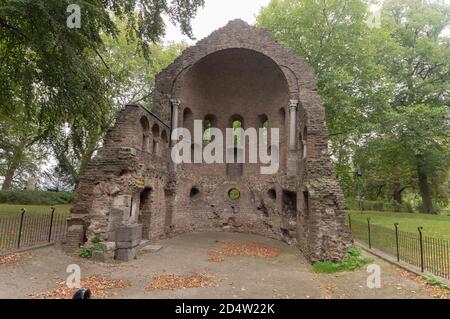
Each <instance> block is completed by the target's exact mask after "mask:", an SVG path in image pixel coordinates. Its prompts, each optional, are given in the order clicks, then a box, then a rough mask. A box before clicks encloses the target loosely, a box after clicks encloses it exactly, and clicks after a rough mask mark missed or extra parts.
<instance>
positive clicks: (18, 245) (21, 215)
mask: <svg viewBox="0 0 450 319" xmlns="http://www.w3.org/2000/svg"><path fill="white" fill-rule="evenodd" d="M24 217H25V208H21V209H20V225H19V236H18V238H17V249H19V248H20V240H21V239H22V228H23V219H24Z"/></svg>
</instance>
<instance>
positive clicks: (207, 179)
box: [69, 20, 352, 262]
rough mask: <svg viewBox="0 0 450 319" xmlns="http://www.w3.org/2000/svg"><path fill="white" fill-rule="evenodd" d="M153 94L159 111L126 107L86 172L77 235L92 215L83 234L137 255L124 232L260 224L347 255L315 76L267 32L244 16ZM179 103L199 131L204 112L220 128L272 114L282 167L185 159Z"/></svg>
mask: <svg viewBox="0 0 450 319" xmlns="http://www.w3.org/2000/svg"><path fill="white" fill-rule="evenodd" d="M174 103H176V105H175V104H174ZM154 104H155V109H154V113H150V112H148V111H146V110H144V109H143V108H142V107H139V106H127V107H126V108H125V109H124V110H123V111H122V112H121V113H120V114H119V116H118V118H117V121H116V123H115V125H114V127H113V128H112V129H111V130H110V131H109V132H108V134H107V136H106V138H105V143H104V146H103V148H102V149H101V150H100V151H99V152H98V154H97V156H96V157H95V158H94V159H93V160H92V161H91V163H90V164H89V166H88V168H87V170H86V172H85V174H84V176H83V177H82V178H81V180H80V184H79V187H78V189H77V197H76V201H75V204H74V207H73V209H72V212H71V220H70V225H72V226H74V227H72V230H73V233H72V234H71V233H70V230H69V236H71V237H70V238H75V239H76V238H80V234H79V232H80V227H78V226H79V225H82V230H83V232H84V233H83V235H84V237H85V238H84V239H85V240H87V241H88V242H89V240H90V239H92V238H94V237H95V236H100V238H101V240H102V241H103V242H106V243H111V244H110V245H109V246H108V247H113V248H112V249H115V251H116V258H119V259H129V258H132V257H133V255H134V253H135V249H136V244H137V243H135V242H134V240H135V238H134V237H133V239H130V240H129V241H125V242H124V241H123V238H122V237H123V234H132V233H133V234H134V233H135V232H136V231H140V232H142V234H141V237H139V240H140V239H148V240H155V239H157V238H162V237H166V236H172V235H176V234H180V233H186V232H199V231H215V230H220V231H235V232H251V233H256V234H261V235H264V236H267V237H271V238H275V239H279V240H283V241H285V242H287V243H289V244H291V245H296V246H297V247H298V248H299V249H300V250H301V251H302V252H303V254H304V255H305V256H306V257H307V258H308V259H309V260H310V261H311V262H314V261H316V260H325V259H328V260H341V259H342V258H344V257H345V256H346V252H345V251H346V248H347V247H348V246H349V245H350V244H351V241H352V239H351V236H350V234H349V231H348V229H347V227H346V226H345V222H344V211H343V195H342V192H341V190H340V188H339V185H338V183H337V181H336V177H335V172H334V168H333V165H332V163H331V160H330V157H329V154H328V133H327V129H326V125H325V110H324V108H323V106H322V104H321V101H320V98H319V96H318V94H317V84H316V80H315V77H314V74H313V73H312V71H311V69H310V68H309V67H308V66H307V65H306V64H305V63H304V62H303V60H302V59H300V58H298V57H296V56H295V55H294V54H293V52H292V51H290V50H287V49H285V48H283V47H282V46H280V45H279V44H278V43H277V42H276V41H275V40H274V39H273V37H272V35H271V34H270V33H269V32H268V31H267V30H262V29H257V28H254V27H251V26H249V25H247V24H246V23H244V22H242V21H239V20H236V21H232V22H230V23H229V24H228V25H227V26H225V27H224V28H222V29H219V30H217V31H215V32H214V33H212V34H211V35H210V36H209V37H207V38H206V39H203V40H201V41H199V42H198V44H197V45H196V46H193V47H191V48H188V49H187V50H186V51H185V52H184V53H183V54H182V55H181V56H180V57H179V58H178V59H177V60H176V61H175V62H174V63H173V64H172V65H170V66H169V67H168V68H167V69H165V70H164V71H163V72H161V74H160V75H158V77H157V80H156V90H155V98H154ZM173 110H177V118H178V121H176V123H174V124H175V125H177V127H186V128H190V129H192V127H193V121H194V120H205V119H208V120H210V121H211V122H213V124H214V127H217V128H220V129H222V130H225V129H226V128H228V127H231V125H232V123H233V121H240V122H241V123H242V126H243V127H244V129H245V128H248V127H255V128H260V127H261V126H262V124H263V123H262V121H266V120H267V121H268V123H269V127H270V128H279V129H280V138H281V144H280V147H279V150H278V151H279V153H280V160H281V162H280V170H279V171H278V173H276V174H274V175H261V174H260V172H259V168H260V167H261V164H231V165H230V164H181V165H175V164H174V163H173V162H172V161H171V159H170V143H169V141H168V140H169V139H168V137H170V135H171V134H170V133H171V128H170V126H171V124H172V122H173ZM291 123H294V124H293V125H294V126H293V129H291V125H292V124H291ZM292 131H293V132H294V134H293V135H292V133H291V132H292ZM191 143H192V144H193V145H192V147H193V148H194V149H195V148H197V147H201V146H202V145H196V144H195V141H191ZM200 144H203V141H200ZM223 151H224V154H225V153H226V152H227V150H226V149H224V150H223ZM247 155H248V154H247ZM231 189H238V190H239V192H240V197H239V198H238V199H234V200H233V199H231V198H230V197H229V191H230V190H231ZM136 225H142V227H141V228H139V227H138V228H136ZM124 227H125V229H124ZM119 233H120V234H121V235H117V234H119ZM117 236H121V241H118V239H117ZM130 236H131V235H130ZM133 236H134V235H133ZM112 243H114V245H113V244H112ZM118 245H119V246H120V247H118ZM73 246H74V245H73V244H72V247H73ZM123 247H125V248H123ZM123 249H126V251H123Z"/></svg>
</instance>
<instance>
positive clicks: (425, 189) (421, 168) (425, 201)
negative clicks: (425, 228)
mask: <svg viewBox="0 0 450 319" xmlns="http://www.w3.org/2000/svg"><path fill="white" fill-rule="evenodd" d="M416 158H417V176H418V178H419V189H420V196H421V197H422V206H423V212H424V213H425V214H433V213H435V210H434V207H433V200H432V198H431V190H430V185H429V184H428V175H427V171H426V168H425V165H424V159H423V156H421V155H417V156H416Z"/></svg>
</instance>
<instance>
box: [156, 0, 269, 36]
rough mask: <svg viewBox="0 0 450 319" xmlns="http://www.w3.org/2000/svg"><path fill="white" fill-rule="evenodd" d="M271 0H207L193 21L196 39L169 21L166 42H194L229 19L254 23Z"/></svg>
mask: <svg viewBox="0 0 450 319" xmlns="http://www.w3.org/2000/svg"><path fill="white" fill-rule="evenodd" d="M269 2H270V0H206V1H205V6H204V7H203V8H200V10H199V11H198V13H197V16H196V18H195V19H194V20H193V21H192V28H193V31H194V36H195V38H196V40H195V41H192V40H190V39H189V38H188V37H186V36H184V35H182V34H181V32H180V31H179V28H177V27H175V26H173V25H172V24H171V23H169V22H168V19H166V23H167V30H166V36H165V38H164V41H165V42H180V41H182V40H184V41H186V42H187V43H189V44H194V43H195V42H197V41H198V40H201V39H203V38H205V37H207V36H208V35H209V34H210V33H212V32H213V31H214V30H216V29H218V28H221V27H223V26H225V25H226V24H227V23H228V21H230V20H234V19H242V20H244V21H246V22H247V23H249V24H254V23H255V21H256V16H257V15H258V13H259V9H260V8H261V7H263V6H267V5H268V4H269Z"/></svg>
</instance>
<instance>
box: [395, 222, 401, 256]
mask: <svg viewBox="0 0 450 319" xmlns="http://www.w3.org/2000/svg"><path fill="white" fill-rule="evenodd" d="M398 225H399V223H395V224H394V226H395V244H396V246H397V261H398V262H400V247H399V244H398Z"/></svg>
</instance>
